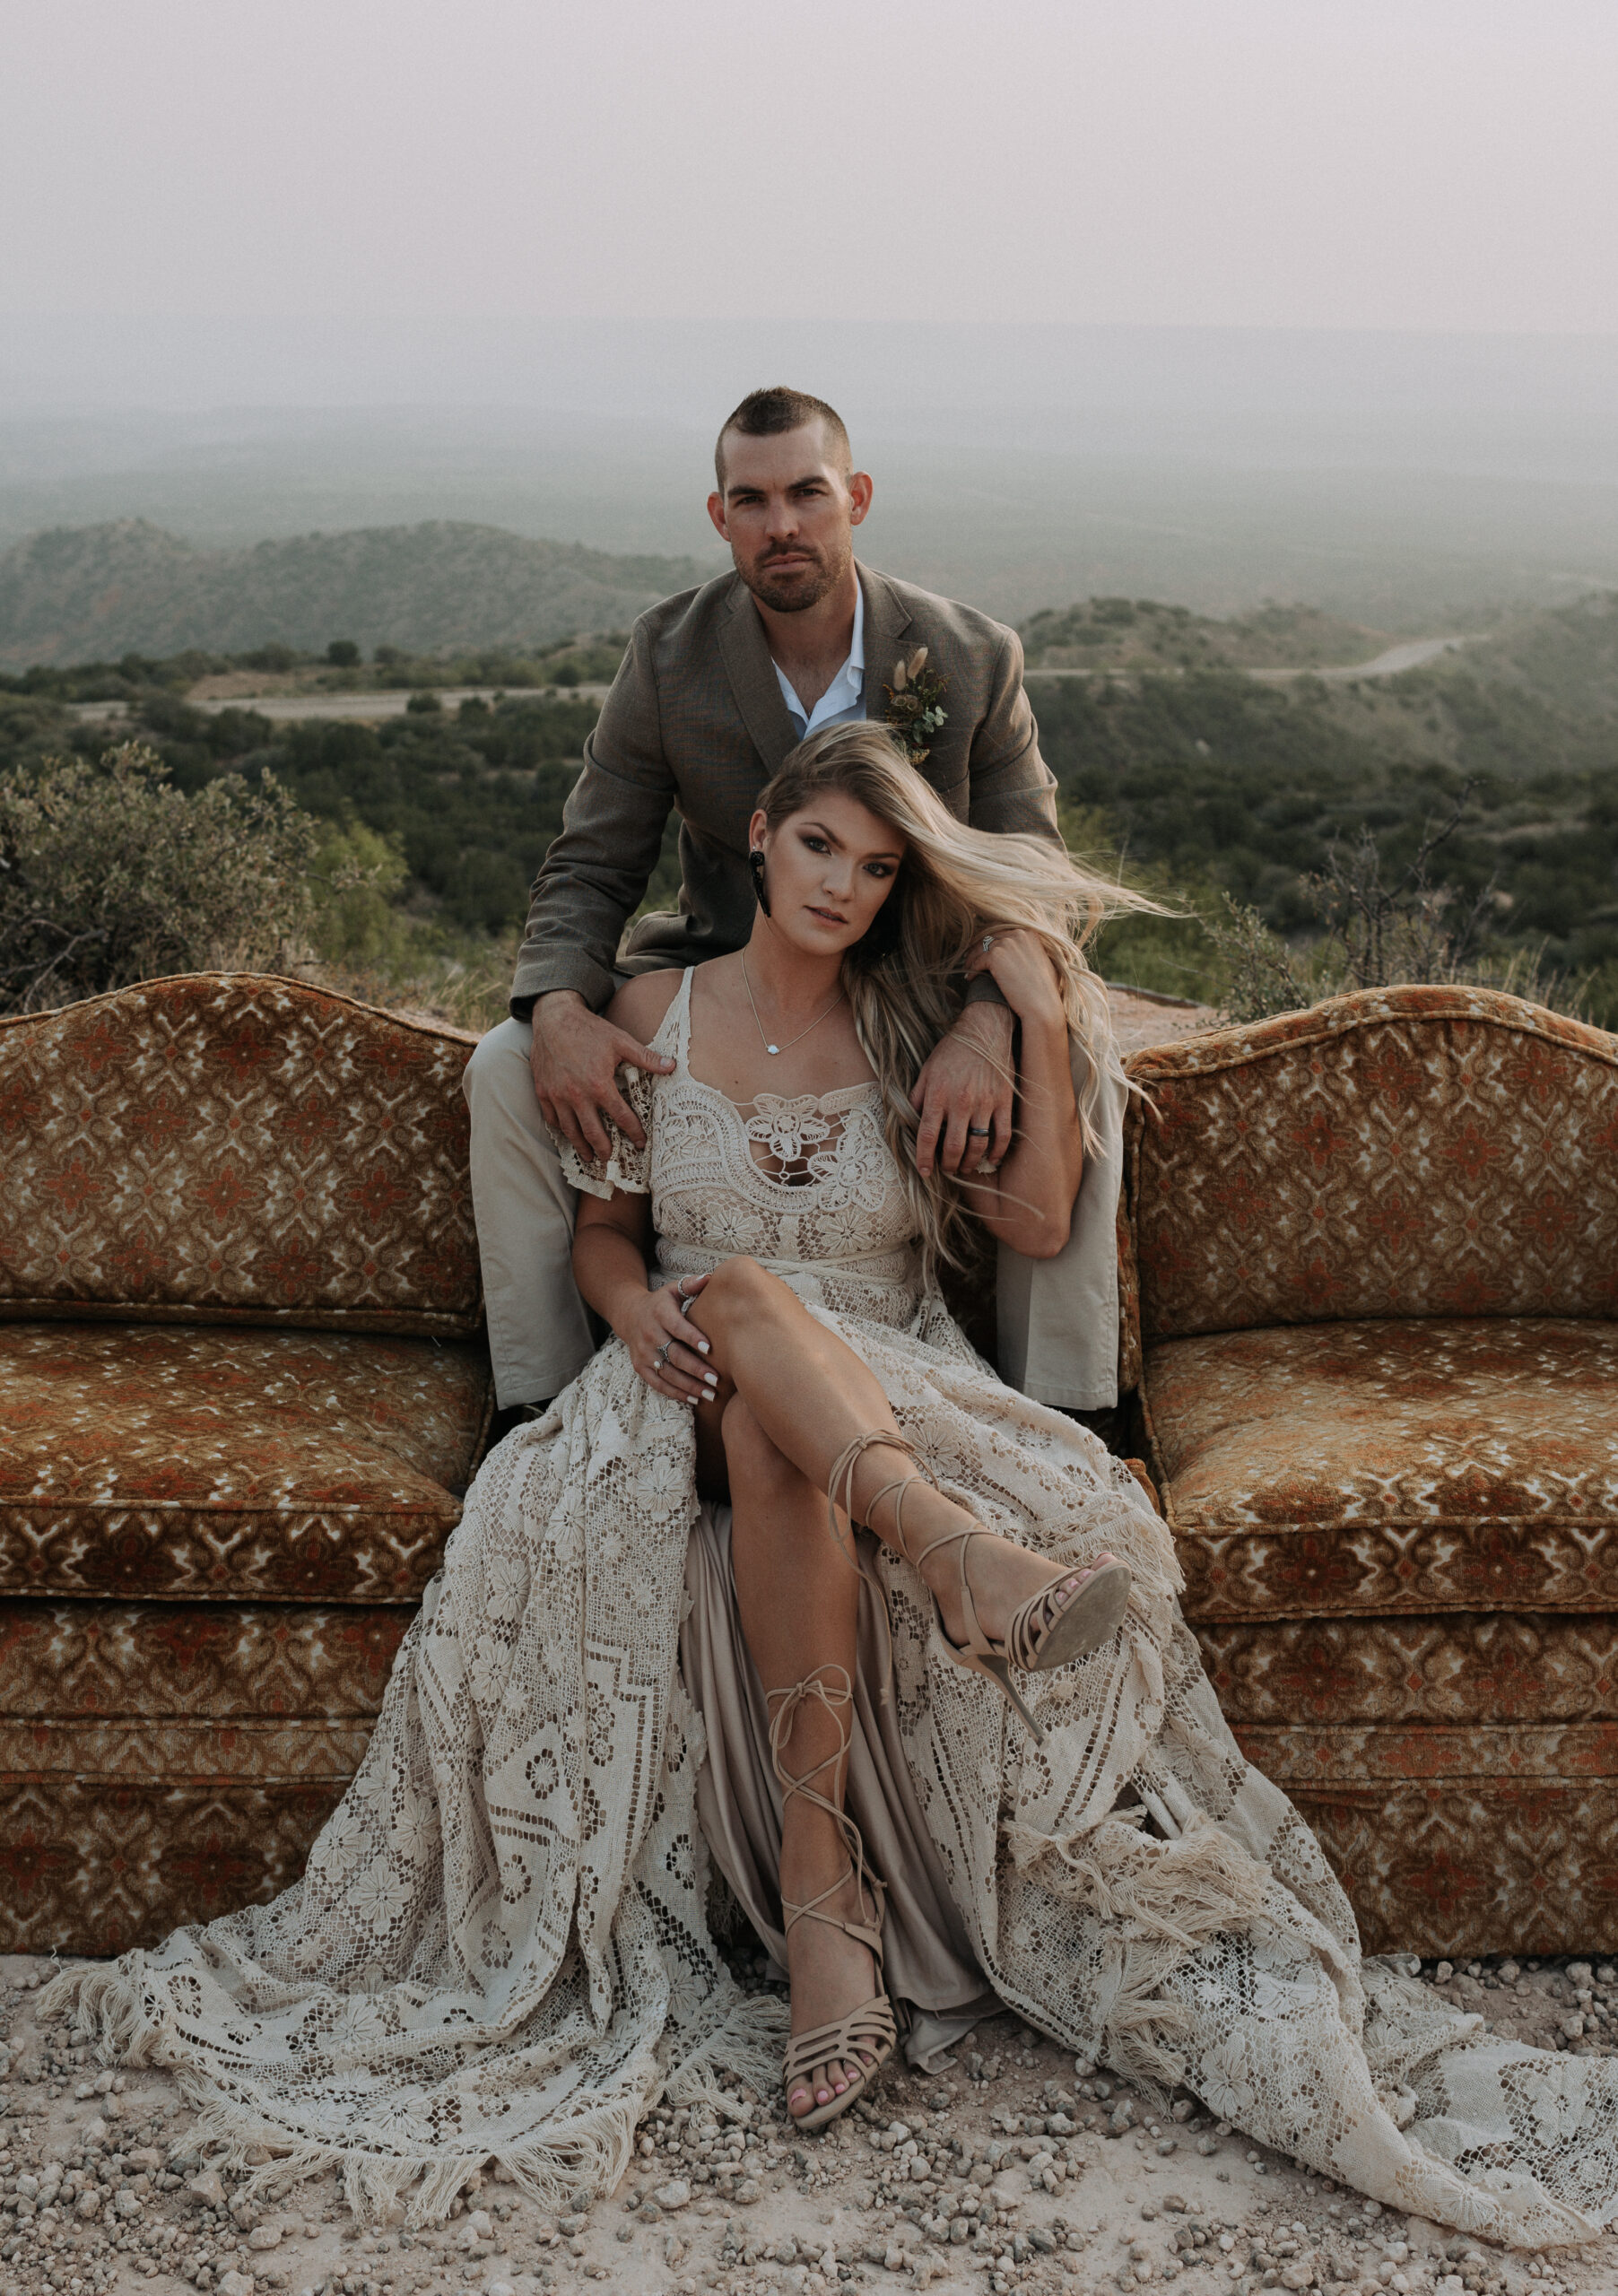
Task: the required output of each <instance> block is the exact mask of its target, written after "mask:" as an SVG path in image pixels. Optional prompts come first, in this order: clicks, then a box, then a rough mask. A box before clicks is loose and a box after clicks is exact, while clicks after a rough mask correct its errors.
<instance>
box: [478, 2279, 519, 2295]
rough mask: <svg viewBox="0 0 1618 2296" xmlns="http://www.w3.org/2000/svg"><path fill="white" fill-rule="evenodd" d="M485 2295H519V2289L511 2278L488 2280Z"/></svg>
mask: <svg viewBox="0 0 1618 2296" xmlns="http://www.w3.org/2000/svg"><path fill="white" fill-rule="evenodd" d="M483 2296H517V2291H516V2289H515V2288H513V2287H512V2285H511V2283H510V2282H509V2280H486V2281H484V2283H483Z"/></svg>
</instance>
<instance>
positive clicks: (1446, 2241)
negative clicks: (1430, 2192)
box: [0, 1952, 1618, 2296]
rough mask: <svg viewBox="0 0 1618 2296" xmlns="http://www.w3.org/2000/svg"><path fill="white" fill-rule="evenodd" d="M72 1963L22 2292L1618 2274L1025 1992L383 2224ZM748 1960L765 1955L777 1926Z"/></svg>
mask: <svg viewBox="0 0 1618 2296" xmlns="http://www.w3.org/2000/svg"><path fill="white" fill-rule="evenodd" d="M51 1967H52V1965H51V1964H50V1963H48V1962H45V1961H30V1960H27V1959H23V1958H19V1957H11V1958H0V2025H3V2026H4V2030H5V2031H6V2032H7V2033H8V2036H9V2042H8V2046H9V2051H10V2065H9V2076H8V2077H7V2078H6V2079H5V2081H4V2083H0V2107H3V2110H4V2118H5V2120H6V2123H7V2126H6V2128H5V2130H4V2135H5V2137H6V2139H7V2141H6V2143H5V2144H4V2146H3V2147H0V2186H3V2187H4V2194H3V2196H0V2207H3V2208H4V2218H0V2223H3V2224H4V2231H0V2290H3V2291H6V2292H10V2291H16V2292H19V2296H21V2292H24V2291H26V2292H28V2296H44V2292H45V2291H46V2290H48V2289H49V2290H53V2291H61V2292H63V2296H91V2292H94V2296H102V2292H108V2291H114V2290H117V2291H126V2290H130V2289H133V2288H135V2286H137V2285H138V2286H141V2287H143V2288H144V2287H151V2288H152V2296H185V2290H184V2289H182V2286H181V2283H186V2284H187V2286H188V2287H189V2288H191V2289H196V2290H197V2291H209V2290H215V2291H218V2292H220V2296H260V2292H269V2291H276V2292H279V2291H286V2292H289V2296H545V2292H549V2291H566V2290H570V2289H571V2287H572V2286H573V2285H574V2283H580V2282H586V2281H592V2282H599V2283H606V2284H608V2285H609V2286H611V2287H612V2288H613V2289H614V2290H622V2291H623V2292H625V2296H707V2292H709V2291H713V2292H716V2296H778V2292H779V2296H787V2292H794V2296H796V2292H805V2296H834V2292H839V2291H841V2290H844V2289H847V2290H849V2291H855V2290H863V2289H867V2288H869V2289H873V2290H884V2289H886V2290H893V2291H896V2292H902V2291H904V2290H906V2289H909V2288H916V2289H919V2288H926V2287H928V2286H931V2287H934V2288H935V2289H937V2290H938V2291H939V2292H940V2296H953V2292H962V2296H965V2292H971V2296H1012V2292H1013V2291H1016V2292H1019V2296H1022V2292H1026V2296H1055V2292H1057V2291H1058V2290H1059V2291H1062V2292H1064V2296H1087V2292H1092V2291H1093V2292H1097V2296H1100V2291H1103V2290H1109V2291H1110V2290H1118V2291H1123V2292H1135V2291H1138V2290H1139V2289H1141V2288H1142V2287H1143V2286H1152V2285H1155V2284H1156V2283H1160V2282H1162V2283H1166V2282H1170V2281H1174V2282H1177V2283H1179V2285H1180V2287H1181V2288H1183V2290H1184V2292H1185V2296H1214V2292H1215V2291H1231V2292H1239V2296H1254V2292H1256V2291H1258V2290H1260V2289H1270V2288H1274V2289H1278V2290H1282V2291H1287V2290H1294V2291H1306V2290H1318V2291H1319V2292H1320V2296H1344V2292H1355V2296H1358V2292H1361V2291H1364V2292H1366V2296H1370V2292H1371V2291H1376V2290H1383V2289H1387V2290H1391V2291H1392V2292H1393V2296H1464V2292H1466V2291H1469V2290H1474V2289H1475V2290H1481V2291H1490V2292H1492V2291H1497V2290H1499V2291H1507V2292H1509V2296H1521V2292H1526V2291H1528V2290H1530V2289H1533V2290H1536V2291H1541V2292H1544V2296H1559V2292H1564V2291H1565V2292H1569V2296H1573V2292H1577V2296H1596V2292H1612V2291H1613V2290H1614V2289H1618V2239H1605V2240H1602V2241H1599V2242H1596V2243H1595V2244H1593V2245H1592V2246H1591V2247H1590V2248H1585V2249H1582V2250H1577V2251H1575V2250H1566V2249H1564V2250H1561V2251H1558V2252H1556V2253H1555V2254H1554V2255H1553V2257H1548V2258H1546V2259H1545V2260H1544V2262H1542V2261H1540V2260H1539V2259H1537V2258H1535V2259H1525V2258H1523V2257H1518V2256H1516V2255H1512V2254H1510V2253H1509V2252H1502V2251H1501V2250H1499V2249H1495V2248H1486V2247H1485V2246H1483V2244H1481V2243H1478V2242H1475V2241H1474V2240H1472V2239H1457V2238H1456V2237H1455V2236H1453V2235H1451V2234H1449V2233H1448V2232H1447V2231H1441V2230H1440V2228H1439V2227H1437V2226H1435V2225H1431V2224H1427V2223H1425V2222H1422V2221H1421V2220H1420V2219H1416V2218H1413V2219H1408V2220H1407V2219H1405V2218H1404V2217H1402V2216H1400V2215H1398V2214H1397V2213H1396V2212H1394V2211H1392V2210H1388V2209H1380V2208H1379V2207H1378V2206H1377V2205H1375V2204H1374V2203H1372V2202H1366V2201H1361V2200H1360V2199H1358V2198H1357V2197H1356V2196H1354V2195H1353V2194H1352V2193H1347V2192H1344V2191H1342V2190H1340V2189H1337V2188H1335V2187H1334V2186H1333V2185H1332V2184H1330V2183H1329V2182H1328V2181H1327V2180H1325V2179H1321V2178H1318V2177H1316V2176H1314V2175H1312V2174H1308V2173H1305V2172H1303V2171H1300V2170H1298V2169H1297V2168H1296V2167H1294V2165H1293V2164H1292V2162H1290V2161H1285V2160H1283V2159H1282V2158H1280V2157H1279V2156H1278V2155H1276V2154H1274V2153H1273V2152H1268V2151H1266V2150H1265V2149H1264V2148H1263V2147H1260V2146H1257V2145H1253V2144H1249V2143H1248V2141H1247V2140H1246V2139H1245V2138H1244V2137H1242V2136H1240V2135H1238V2134H1236V2133H1235V2132H1233V2131H1231V2129H1230V2128H1228V2127H1227V2126H1224V2125H1223V2124H1222V2123H1214V2122H1211V2121H1210V2119H1209V2118H1208V2117H1207V2115H1206V2114H1205V2113H1204V2112H1203V2111H1202V2109H1201V2108H1200V2107H1199V2106H1198V2105H1197V2104H1196V2101H1195V2100H1193V2099H1191V2098H1190V2097H1187V2096H1181V2097H1179V2099H1177V2100H1175V2102H1174V2104H1173V2106H1172V2109H1171V2110H1170V2111H1168V2112H1165V2113H1163V2114H1162V2115H1161V2117H1159V2116H1158V2115H1156V2114H1155V2113H1154V2111H1153V2109H1152V2108H1151V2107H1150V2106H1149V2105H1148V2104H1147V2103H1146V2101H1145V2100H1144V2099H1142V2098H1141V2097H1140V2096H1139V2095H1138V2094H1136V2093H1135V2092H1132V2091H1131V2090H1130V2088H1129V2086H1128V2085H1127V2083H1121V2082H1118V2081H1117V2080H1114V2079H1112V2078H1110V2077H1109V2076H1108V2075H1106V2074H1102V2073H1098V2072H1096V2071H1095V2070H1094V2068H1092V2067H1091V2066H1084V2065H1077V2066H1075V2064H1074V2059H1073V2058H1072V2057H1069V2056H1066V2055H1065V2054H1064V2053H1063V2052H1062V2051H1060V2050H1058V2049H1057V2048H1053V2047H1052V2046H1051V2045H1050V2044H1049V2043H1048V2042H1047V2041H1044V2040H1043V2039H1040V2038H1039V2037H1038V2036H1037V2035H1035V2034H1032V2033H1031V2032H1030V2031H1028V2029H1027V2027H1026V2026H1024V2025H1023V2024H1022V2022H1021V2021H1020V2020H1018V2019H1017V2018H1015V2017H1013V2016H1010V2015H1007V2016H1001V2017H996V2018H995V2019H993V2020H991V2021H989V2022H986V2023H985V2024H983V2025H980V2026H979V2029H978V2031H977V2032H976V2033H975V2034H974V2035H973V2036H972V2037H971V2039H970V2040H969V2041H968V2042H967V2043H966V2044H965V2045H963V2046H962V2048H961V2049H960V2050H959V2052H958V2054H957V2061H956V2064H955V2066H954V2067H953V2070H949V2071H946V2072H944V2073H942V2074H911V2073H908V2072H904V2071H900V2070H897V2069H890V2070H889V2071H888V2072H887V2073H886V2074H884V2075H883V2080H882V2083H881V2084H880V2086H879V2089H878V2092H877V2094H876V2096H875V2097H874V2100H872V2102H871V2104H870V2105H869V2106H868V2107H866V2108H865V2109H863V2110H862V2111H860V2112H859V2113H858V2114H857V2115H854V2114H851V2115H848V2117H846V2118H844V2119H843V2120H842V2121H841V2122H839V2123H837V2124H834V2126H833V2127H832V2128H831V2129H830V2130H827V2131H825V2132H823V2133H822V2135H818V2136H811V2137H803V2136H800V2135H798V2134H797V2132H796V2130H794V2129H793V2128H792V2127H791V2126H789V2124H788V2123H787V2120H786V2117H785V2113H784V2110H783V2108H782V2106H781V2103H780V2100H779V2097H778V2096H771V2097H769V2098H766V2099H764V2100H759V2099H757V2098H755V2097H752V2095H750V2094H746V2093H737V2094H735V2096H734V2097H733V2098H732V2099H731V2100H730V2104H729V2108H728V2110H727V2112H726V2113H725V2114H724V2115H721V2116H719V2117H717V2118H716V2117H713V2116H703V2115H698V2116H696V2117H692V2116H689V2115H688V2114H686V2113H684V2112H675V2113H672V2114H671V2113H668V2112H665V2111H662V2110H659V2111H656V2112H654V2113H653V2114H652V2115H651V2116H650V2117H649V2118H648V2122H647V2124H646V2125H645V2126H644V2127H643V2130H642V2133H641V2136H640V2140H639V2152H638V2155H637V2158H636V2161H635V2163H634V2166H633V2168H632V2170H631V2173H630V2174H629V2176H628V2177H626V2178H625V2179H624V2181H623V2183H622V2186H621V2187H619V2189H618V2191H617V2192H616V2193H614V2194H613V2195H612V2196H611V2197H610V2198H608V2199H606V2200H604V2201H597V2202H596V2203H594V2204H591V2203H590V2202H589V2200H588V2198H587V2196H585V2195H582V2194H581V2195H578V2196H576V2198H575V2203H574V2205H573V2206H572V2207H571V2208H570V2211H569V2212H567V2213H562V2214H561V2215H560V2216H559V2215H554V2214H552V2213H548V2212H545V2211H542V2210H538V2209H535V2207H534V2206H533V2205H531V2204H530V2203H528V2202H526V2201H525V2200H524V2199H523V2198H522V2197H521V2196H520V2195H519V2194H518V2191H517V2188H516V2187H515V2186H514V2185H512V2184H510V2183H509V2182H505V2181H503V2180H502V2179H500V2176H499V2175H498V2174H490V2175H488V2176H486V2177H484V2178H483V2179H482V2180H481V2181H480V2183H479V2185H478V2187H477V2188H476V2189H475V2190H473V2191H470V2192H468V2193H467V2194H466V2195H465V2197H464V2199H463V2200H462V2201H460V2202H457V2213H455V2214H454V2215H453V2216H452V2217H451V2219H450V2220H449V2222H448V2223H447V2224H445V2225H443V2226H442V2227H440V2228H438V2229H436V2230H434V2231H427V2232H416V2233H413V2232H410V2231H406V2230H405V2228H404V2227H403V2225H402V2223H399V2222H396V2223H394V2224H393V2225H390V2226H388V2227H387V2228H385V2229H382V2230H379V2231H360V2230H359V2229H358V2228H357V2227H356V2226H355V2225H354V2224H353V2223H352V2220H351V2219H350V2218H349V2216H348V2214H347V2212H346V2210H345V2208H344V2205H343V2203H342V2200H341V2197H340V2195H339V2192H338V2189H337V2187H336V2183H335V2179H332V2178H329V2177H328V2178H325V2179H319V2180H318V2181H316V2182H313V2183H309V2184H304V2185H300V2186H297V2187H293V2188H292V2189H291V2191H290V2192H288V2193H287V2194H286V2195H285V2196H284V2197H283V2199H282V2200H281V2202H280V2203H279V2204H278V2205H268V2204H265V2202H263V2201H260V2202H258V2203H257V2204H254V2205H246V2204H243V2205H239V2206H236V2207H234V2208H233V2207H232V2205H231V2194H232V2188H233V2187H232V2181H231V2179H222V2178H221V2177H220V2175H219V2173H218V2171H217V2170H216V2169H213V2168H211V2167H210V2166H209V2165H208V2163H207V2162H206V2161H204V2159H203V2158H202V2156H201V2155H200V2154H199V2152H197V2151H196V2149H195V2147H194V2146H193V2144H191V2142H190V2140H189V2138H188V2135H187V2131H188V2130H189V2128H190V2126H191V2122H192V2116H191V2114H190V2113H189V2111H188V2110H187V2108H186V2107H185V2106H184V2105H183V2104H182V2103H181V2102H180V2100H179V2099H178V2095H177V2093H176V2091H175V2087H174V2084H173V2082H172V2081H171V2080H170V2078H169V2077H168V2076H167V2075H165V2074H161V2073H158V2072H152V2071H147V2070H144V2069H142V2070H131V2071H129V2072H128V2073H118V2072H107V2071H104V2070H103V2069H102V2068H101V2066H100V2064H99V2063H98V2061H97V2059H96V2057H95V2054H94V2051H93V2048H91V2045H90V2043H89V2041H88V2039H87V2038H86V2039H75V2037H74V2030H73V2028H72V2026H71V2024H70V2023H69V2022H68V2021H67V2020H65V2019H63V2020H59V2021H57V2022H56V2023H54V2024H52V2025H50V2026H48V2027H45V2028H41V2027H40V2026H39V2024H38V2022H36V2020H35V2017H34V2015H33V2001H32V1997H31V1996H33V1994H34V1993H35V1991H36V1990H37V1988H38V1987H39V1984H40V1983H41V1982H42V1981H43V1979H45V1978H46V1977H47V1976H48V1975H49V1974H50V1970H51ZM737 1974H738V1975H739V1976H740V1977H741V1978H742V1979H743V1981H744V1983H745V1984H748V1985H749V1986H752V1987H756V1986H757V1985H758V1984H760V1983H761V1974H760V1970H759V1966H758V1964H757V1962H756V1961H754V1960H753V1958H752V1956H751V1954H750V1953H746V1952H744V1954H743V1955H742V1956H741V1958H740V1961H739V1963H738V1967H737ZM1422 1975H1423V1976H1424V1977H1425V1978H1426V1979H1427V1980H1428V1981H1429V1982H1430V1983H1433V1984H1434V1985H1436V1986H1437V1987H1438V1989H1439V1990H1440V1992H1441V1993H1442V1994H1443V1996H1444V1997H1445V1998H1447V1999H1451V2000H1457V2001H1458V2002H1460V2003H1461V2004H1462V2005H1463V2006H1465V2007H1467V2008H1469V2009H1475V2010H1477V2011H1479V2012H1480V2013H1483V2015H1484V2016H1486V2017H1487V2018H1488V2019H1489V2020H1490V2022H1492V2023H1493V2024H1496V2025H1497V2026H1498V2028H1499V2029H1500V2030H1501V2031H1508V2030H1509V2031H1512V2032H1515V2033H1521V2034H1522V2035H1523V2037H1524V2038H1525V2039H1534V2040H1536V2041H1542V2042H1544V2043H1545V2044H1546V2045H1548V2046H1560V2047H1561V2048H1567V2049H1570V2050H1571V2051H1574V2052H1584V2051H1588V2050H1591V2049H1596V2050H1599V2051H1601V2052H1602V2053H1603V2054H1605V2053H1607V2051H1608V2048H1609V2044H1608V2043H1607V2042H1606V2041H1605V2039H1602V2038H1600V2037H1599V2032H1600V2031H1601V2029H1602V2028H1603V2026H1604V2020H1605V2016H1606V2015H1607V2014H1608V2013H1609V2012H1608V2005H1609V2004H1610V2005H1611V2013H1612V2014H1613V2015H1614V2018H1618V1972H1615V1971H1614V1970H1613V1969H1612V1968H1610V1967H1609V1966H1608V1965H1607V1964H1605V1963H1601V1964H1599V1965H1597V1966H1596V1968H1594V1969H1593V1970H1592V1969H1591V1967H1590V1966H1589V1965H1588V1964H1585V1963H1579V1962H1573V1963H1568V1962H1555V1963H1551V1962H1544V1963H1540V1962H1534V1961H1525V1962H1524V1963H1523V1964H1522V1965H1521V1968H1520V1969H1519V1968H1518V1965H1517V1964H1515V1963H1513V1962H1509V1961H1507V1962H1501V1961H1492V1962H1487V1963H1480V1962H1475V1961H1474V1962H1468V1963H1467V1964H1466V1967H1465V1969H1464V1970H1451V1969H1450V1967H1449V1965H1448V1963H1447V1962H1440V1963H1439V1964H1438V1965H1437V1966H1436V1968H1435V1967H1434V1966H1433V1965H1431V1964H1427V1965H1424V1966H1423V1968H1422ZM1574 2027H1577V2028H1578V2030H1572V2029H1573V2028H1574ZM1612 2030H1614V2031H1618V2023H1615V2024H1614V2027H1613V2028H1612Z"/></svg>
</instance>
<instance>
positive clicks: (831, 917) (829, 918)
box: [805, 901, 848, 925]
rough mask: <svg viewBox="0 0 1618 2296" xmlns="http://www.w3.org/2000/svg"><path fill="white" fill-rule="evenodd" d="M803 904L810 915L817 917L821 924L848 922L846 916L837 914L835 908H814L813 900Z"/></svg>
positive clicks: (842, 923)
mask: <svg viewBox="0 0 1618 2296" xmlns="http://www.w3.org/2000/svg"><path fill="white" fill-rule="evenodd" d="M805 905H806V907H807V909H808V911H809V914H810V916H811V917H818V918H820V920H821V923H822V925H846V924H847V923H848V918H846V917H843V916H841V915H839V912H838V911H837V910H836V909H816V907H815V906H814V903H813V901H810V902H808V903H806V904H805Z"/></svg>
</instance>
